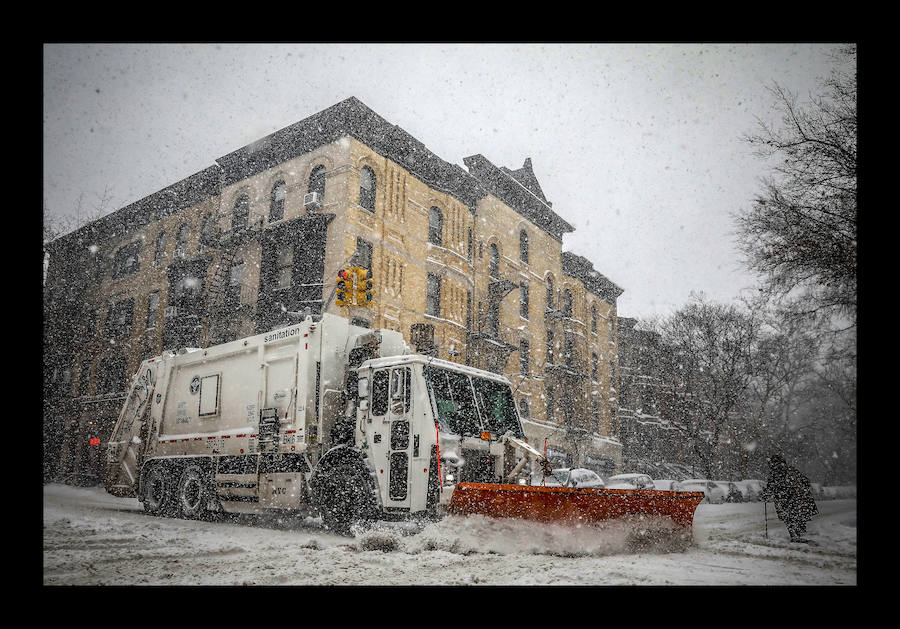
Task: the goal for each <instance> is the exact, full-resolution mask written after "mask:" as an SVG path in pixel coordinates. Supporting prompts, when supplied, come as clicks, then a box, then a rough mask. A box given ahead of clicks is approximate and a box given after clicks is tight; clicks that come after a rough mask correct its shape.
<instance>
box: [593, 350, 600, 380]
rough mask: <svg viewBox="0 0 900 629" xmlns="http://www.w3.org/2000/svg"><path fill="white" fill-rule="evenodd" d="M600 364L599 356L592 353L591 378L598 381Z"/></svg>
mask: <svg viewBox="0 0 900 629" xmlns="http://www.w3.org/2000/svg"><path fill="white" fill-rule="evenodd" d="M599 365H600V360H599V359H598V358H597V354H591V380H593V381H594V382H597V377H598V372H599Z"/></svg>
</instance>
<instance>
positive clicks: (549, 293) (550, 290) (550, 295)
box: [547, 277, 555, 310]
mask: <svg viewBox="0 0 900 629" xmlns="http://www.w3.org/2000/svg"><path fill="white" fill-rule="evenodd" d="M554 294H555V292H554V290H553V278H552V277H548V278H547V310H553V301H554V299H553V296H554Z"/></svg>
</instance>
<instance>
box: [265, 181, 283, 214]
mask: <svg viewBox="0 0 900 629" xmlns="http://www.w3.org/2000/svg"><path fill="white" fill-rule="evenodd" d="M286 196H287V186H285V185H284V182H283V181H279V182H277V183H276V184H275V185H274V186H272V198H271V200H270V201H269V222H272V221H280V220H281V219H283V218H284V199H285V197H286Z"/></svg>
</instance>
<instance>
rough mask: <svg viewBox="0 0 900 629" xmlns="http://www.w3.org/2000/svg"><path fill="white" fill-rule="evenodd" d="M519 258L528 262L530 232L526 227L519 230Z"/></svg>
mask: <svg viewBox="0 0 900 629" xmlns="http://www.w3.org/2000/svg"><path fill="white" fill-rule="evenodd" d="M519 259H520V260H521V261H522V262H524V263H525V264H528V232H526V231H525V230H524V229H523V230H522V231H520V232H519Z"/></svg>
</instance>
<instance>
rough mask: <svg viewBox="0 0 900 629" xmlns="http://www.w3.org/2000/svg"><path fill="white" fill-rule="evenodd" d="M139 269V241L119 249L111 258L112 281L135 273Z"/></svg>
mask: <svg viewBox="0 0 900 629" xmlns="http://www.w3.org/2000/svg"><path fill="white" fill-rule="evenodd" d="M140 267H141V241H140V240H135V241H134V242H130V243H128V244H127V245H124V246H122V247H119V249H118V251H116V254H115V256H114V258H113V279H118V278H120V277H125V276H126V275H131V274H132V273H136V272H137V271H138V269H139V268H140Z"/></svg>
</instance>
